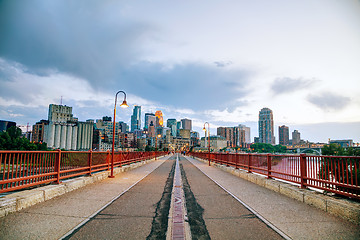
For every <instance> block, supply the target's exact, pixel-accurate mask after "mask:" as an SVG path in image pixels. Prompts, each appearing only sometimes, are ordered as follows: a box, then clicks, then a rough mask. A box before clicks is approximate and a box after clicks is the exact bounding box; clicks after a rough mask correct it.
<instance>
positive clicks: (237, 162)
mask: <svg viewBox="0 0 360 240" xmlns="http://www.w3.org/2000/svg"><path fill="white" fill-rule="evenodd" d="M238 164H239V154H238V153H235V169H239V167H238Z"/></svg>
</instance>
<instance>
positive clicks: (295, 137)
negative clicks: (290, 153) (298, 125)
mask: <svg viewBox="0 0 360 240" xmlns="http://www.w3.org/2000/svg"><path fill="white" fill-rule="evenodd" d="M300 139H301V138H300V132H299V131H298V130H294V131H293V132H292V145H298V144H300Z"/></svg>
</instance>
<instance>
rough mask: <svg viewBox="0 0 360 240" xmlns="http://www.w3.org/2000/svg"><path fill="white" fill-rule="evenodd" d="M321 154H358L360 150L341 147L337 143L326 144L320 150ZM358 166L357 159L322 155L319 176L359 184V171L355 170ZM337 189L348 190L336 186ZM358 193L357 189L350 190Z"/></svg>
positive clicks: (359, 154)
mask: <svg viewBox="0 0 360 240" xmlns="http://www.w3.org/2000/svg"><path fill="white" fill-rule="evenodd" d="M321 152H322V154H323V155H327V156H360V150H358V149H354V148H352V147H349V148H343V147H341V146H340V145H338V144H334V143H332V144H327V145H324V147H323V148H322V150H321ZM355 166H359V159H355V158H344V157H342V158H337V157H324V158H322V159H321V167H320V171H319V177H320V178H321V179H324V180H331V179H332V180H333V181H336V182H339V183H344V182H345V183H346V182H347V181H349V182H353V183H356V182H357V183H358V184H360V171H355V169H356V167H355ZM336 189H337V190H339V191H349V190H348V189H347V188H344V187H341V186H336ZM350 191H352V192H353V193H355V194H359V190H350Z"/></svg>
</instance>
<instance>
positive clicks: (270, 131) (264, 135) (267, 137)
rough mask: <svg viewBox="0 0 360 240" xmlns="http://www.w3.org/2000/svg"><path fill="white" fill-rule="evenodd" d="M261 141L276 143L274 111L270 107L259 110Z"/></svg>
mask: <svg viewBox="0 0 360 240" xmlns="http://www.w3.org/2000/svg"><path fill="white" fill-rule="evenodd" d="M259 141H260V143H269V144H275V136H274V120H273V112H272V111H271V110H270V109H269V108H263V109H261V111H260V112H259Z"/></svg>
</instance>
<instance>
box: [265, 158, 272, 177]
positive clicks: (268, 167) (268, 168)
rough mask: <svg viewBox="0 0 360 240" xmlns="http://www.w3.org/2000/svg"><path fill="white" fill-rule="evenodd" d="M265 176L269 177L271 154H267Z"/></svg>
mask: <svg viewBox="0 0 360 240" xmlns="http://www.w3.org/2000/svg"><path fill="white" fill-rule="evenodd" d="M266 157H267V178H268V179H270V178H271V157H272V156H271V154H270V153H269V154H267V156H266Z"/></svg>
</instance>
